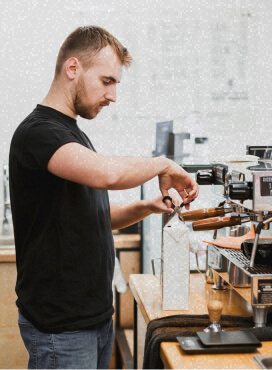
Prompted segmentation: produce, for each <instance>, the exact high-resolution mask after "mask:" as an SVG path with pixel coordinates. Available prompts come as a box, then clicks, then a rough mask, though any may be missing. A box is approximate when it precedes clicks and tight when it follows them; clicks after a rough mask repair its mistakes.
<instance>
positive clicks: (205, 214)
mask: <svg viewBox="0 0 272 370" xmlns="http://www.w3.org/2000/svg"><path fill="white" fill-rule="evenodd" d="M224 214H225V210H224V208H223V207H216V208H202V209H196V210H194V211H188V212H182V217H183V219H184V221H196V220H203V219H204V218H209V217H216V216H224Z"/></svg>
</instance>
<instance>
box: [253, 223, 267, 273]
mask: <svg viewBox="0 0 272 370" xmlns="http://www.w3.org/2000/svg"><path fill="white" fill-rule="evenodd" d="M271 221H272V217H270V218H268V219H267V220H265V221H262V222H260V223H259V224H258V226H257V227H256V231H255V240H254V245H253V248H252V253H251V258H250V264H249V267H251V268H253V267H254V260H255V256H256V252H257V247H258V241H259V236H260V233H261V230H262V228H263V227H264V225H266V224H269V223H270V222H271Z"/></svg>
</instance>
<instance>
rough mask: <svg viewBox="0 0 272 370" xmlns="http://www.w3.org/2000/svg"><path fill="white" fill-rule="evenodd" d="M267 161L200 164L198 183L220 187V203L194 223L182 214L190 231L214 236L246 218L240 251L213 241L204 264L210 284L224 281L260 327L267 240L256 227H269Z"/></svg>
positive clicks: (271, 278)
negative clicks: (247, 229) (246, 235)
mask: <svg viewBox="0 0 272 370" xmlns="http://www.w3.org/2000/svg"><path fill="white" fill-rule="evenodd" d="M254 148H256V147H254ZM266 149H267V147H266ZM271 152H272V151H271V149H270V153H271ZM271 159H272V155H271ZM271 159H270V158H269V159H265V158H262V159H259V160H256V162H242V161H241V162H231V163H229V162H225V163H216V164H211V165H207V166H203V168H200V169H199V170H198V171H197V172H196V181H197V182H198V184H199V185H212V184H213V185H218V186H221V187H222V194H223V199H224V201H223V202H222V203H221V204H220V206H219V207H218V208H213V209H208V210H205V212H203V210H201V211H202V214H203V215H202V217H201V216H200V215H199V214H198V217H195V221H194V215H193V216H191V217H190V214H189V218H187V220H191V221H193V223H192V227H193V230H194V231H200V230H214V233H215V235H214V239H216V233H217V230H218V229H221V228H224V227H233V226H235V225H242V224H243V223H248V222H251V223H252V224H253V225H254V226H255V238H254V239H252V240H248V241H245V242H244V243H243V245H242V249H232V248H222V247H218V246H216V245H213V244H216V243H213V244H208V246H207V267H208V268H209V269H210V270H211V271H212V273H213V281H214V286H213V288H214V289H225V285H224V282H226V283H227V284H229V285H230V286H231V287H232V288H233V289H235V290H236V291H237V292H238V294H240V295H241V296H242V297H243V298H244V299H245V300H246V301H247V302H248V303H250V304H251V305H252V310H253V317H254V324H255V327H263V326H265V325H266V322H267V313H268V311H269V310H270V309H271V308H272V238H271V239H270V240H269V239H268V238H267V239H263V238H260V234H261V232H262V230H269V229H270V223H271V222H272V160H271ZM187 170H188V169H187ZM190 172H193V171H190ZM194 212H195V211H192V212H191V213H192V214H193V213H194ZM195 213H196V212H195ZM227 214H229V215H227ZM214 216H216V217H214ZM185 217H186V215H185ZM246 243H247V244H246ZM263 244H266V245H265V246H264V245H263ZM270 244H271V246H270ZM243 246H244V248H243Z"/></svg>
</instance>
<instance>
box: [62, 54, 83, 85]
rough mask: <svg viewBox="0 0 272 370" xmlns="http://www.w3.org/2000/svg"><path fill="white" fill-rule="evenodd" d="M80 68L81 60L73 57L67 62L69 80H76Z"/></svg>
mask: <svg viewBox="0 0 272 370" xmlns="http://www.w3.org/2000/svg"><path fill="white" fill-rule="evenodd" d="M79 66H80V63H79V60H78V59H77V58H75V57H71V58H69V59H68V60H67V61H66V63H65V72H66V75H67V77H68V78H69V80H73V79H75V78H76V76H77V74H78V69H79Z"/></svg>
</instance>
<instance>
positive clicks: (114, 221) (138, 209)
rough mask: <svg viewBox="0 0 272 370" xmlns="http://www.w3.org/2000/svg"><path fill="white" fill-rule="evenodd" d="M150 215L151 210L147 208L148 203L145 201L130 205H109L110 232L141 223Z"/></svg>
mask: <svg viewBox="0 0 272 370" xmlns="http://www.w3.org/2000/svg"><path fill="white" fill-rule="evenodd" d="M151 213H152V210H151V209H150V208H149V207H148V203H147V201H145V200H140V201H138V202H134V203H131V204H118V203H111V204H110V214H111V228H112V230H116V229H123V228H124V227H127V226H130V225H133V224H135V223H136V222H139V221H141V220H142V219H144V218H145V217H147V216H149V215H151Z"/></svg>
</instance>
